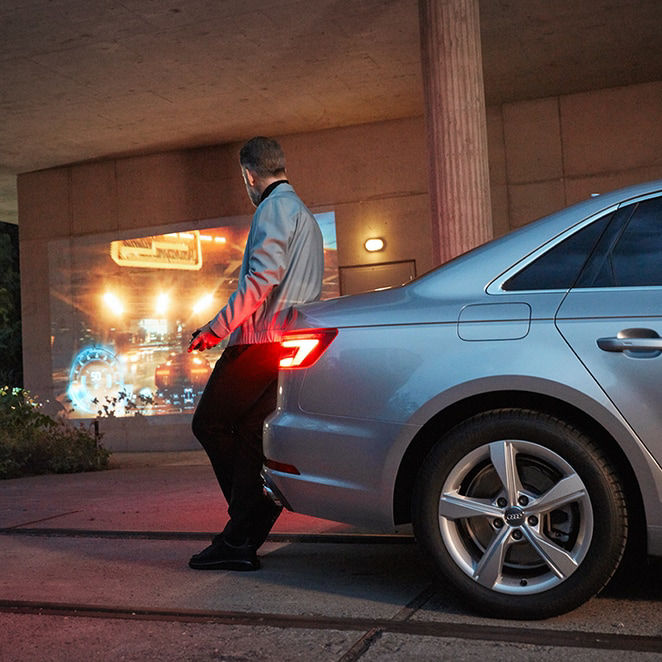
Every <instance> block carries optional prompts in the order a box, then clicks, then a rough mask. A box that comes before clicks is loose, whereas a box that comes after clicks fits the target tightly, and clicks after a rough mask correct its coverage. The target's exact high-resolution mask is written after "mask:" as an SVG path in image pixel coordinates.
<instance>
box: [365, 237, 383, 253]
mask: <svg viewBox="0 0 662 662" xmlns="http://www.w3.org/2000/svg"><path fill="white" fill-rule="evenodd" d="M384 246H386V242H385V241H384V240H383V239H382V238H381V237H371V238H370V239H366V240H365V243H364V244H363V248H365V249H366V250H367V251H368V253H376V252H377V251H383V250H384Z"/></svg>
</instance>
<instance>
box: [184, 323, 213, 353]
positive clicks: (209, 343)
mask: <svg viewBox="0 0 662 662" xmlns="http://www.w3.org/2000/svg"><path fill="white" fill-rule="evenodd" d="M220 342H221V338H219V337H218V336H217V335H216V334H215V333H214V332H213V331H212V330H211V327H210V326H209V324H205V325H204V326H201V327H200V328H199V329H197V330H196V331H194V332H193V338H191V342H190V343H189V346H188V351H189V352H192V351H194V350H196V349H197V350H199V351H201V352H204V351H205V350H206V349H211V348H212V347H215V346H216V345H218V343H220Z"/></svg>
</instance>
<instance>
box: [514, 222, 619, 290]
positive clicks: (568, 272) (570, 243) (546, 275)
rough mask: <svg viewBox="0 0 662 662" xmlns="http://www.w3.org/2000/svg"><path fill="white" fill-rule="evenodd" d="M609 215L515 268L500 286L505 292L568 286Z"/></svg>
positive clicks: (600, 232)
mask: <svg viewBox="0 0 662 662" xmlns="http://www.w3.org/2000/svg"><path fill="white" fill-rule="evenodd" d="M612 215H613V214H605V215H604V216H602V217H600V218H599V219H597V220H596V221H594V222H593V223H589V225H587V226H585V227H583V228H582V229H581V230H578V231H577V232H575V233H574V234H572V235H570V236H569V237H567V238H566V239H564V240H563V241H562V242H560V243H559V244H556V246H554V247H553V248H551V249H550V250H548V251H547V252H546V253H544V254H543V255H541V256H540V257H539V258H538V259H537V260H534V261H533V262H531V264H529V265H527V266H526V267H524V268H523V269H522V270H521V271H518V272H517V273H516V274H515V275H514V276H512V277H511V278H509V279H508V280H507V281H506V282H505V283H504V285H503V289H505V290H508V291H521V290H567V289H570V288H571V287H572V286H573V285H574V283H575V281H576V280H577V276H578V275H579V273H580V271H581V270H582V267H583V266H584V264H585V263H586V260H587V259H588V256H589V255H590V254H591V251H592V250H593V248H594V247H595V245H596V244H597V242H598V240H599V239H600V237H601V236H602V233H603V232H604V230H605V228H606V227H607V225H608V224H609V221H610V220H611V218H612Z"/></svg>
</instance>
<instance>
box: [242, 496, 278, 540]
mask: <svg viewBox="0 0 662 662" xmlns="http://www.w3.org/2000/svg"><path fill="white" fill-rule="evenodd" d="M282 512H283V506H278V505H276V504H275V503H274V502H273V501H272V500H271V499H270V498H269V497H268V496H266V495H265V497H264V501H263V502H262V505H261V508H260V514H259V516H258V517H256V520H255V524H253V526H252V527H251V533H250V536H249V541H250V544H251V545H252V546H253V547H255V549H258V547H260V546H261V545H262V543H264V541H265V540H266V539H267V536H268V535H269V531H271V529H272V527H273V525H274V524H275V523H276V520H277V519H278V517H279V515H280V514H281V513H282Z"/></svg>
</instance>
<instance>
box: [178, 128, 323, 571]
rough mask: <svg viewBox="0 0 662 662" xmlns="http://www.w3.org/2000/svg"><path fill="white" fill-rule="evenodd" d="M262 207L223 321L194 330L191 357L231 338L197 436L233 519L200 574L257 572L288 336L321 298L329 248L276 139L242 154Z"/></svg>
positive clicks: (196, 421) (204, 556)
mask: <svg viewBox="0 0 662 662" xmlns="http://www.w3.org/2000/svg"><path fill="white" fill-rule="evenodd" d="M239 163H240V166H241V172H242V175H243V178H244V183H245V185H246V190H247V192H248V196H249V198H250V199H251V202H252V203H253V204H254V205H255V206H256V207H257V209H256V211H255V214H254V216H253V220H252V222H251V228H250V232H249V234H248V239H247V241H246V248H245V250H244V258H243V262H242V266H241V271H240V274H239V282H238V285H237V289H236V290H235V291H234V292H233V293H232V295H231V296H230V298H229V300H228V302H227V304H226V305H225V306H224V307H223V308H222V309H221V310H220V311H219V313H218V314H217V315H216V317H215V318H214V319H212V320H211V321H210V322H208V323H207V324H205V325H204V326H203V327H201V328H200V329H198V330H197V331H195V332H194V334H193V339H192V340H191V343H190V345H189V352H190V351H193V350H196V349H197V350H200V351H204V350H205V349H208V348H210V347H214V346H215V345H217V344H218V343H219V342H220V341H221V340H222V339H223V338H225V337H226V336H229V340H228V346H227V348H226V349H225V351H224V352H223V354H222V356H221V358H220V359H219V360H218V362H217V363H216V365H215V367H214V370H213V372H212V374H211V376H210V377H209V381H208V383H207V386H206V387H205V390H204V392H203V394H202V396H201V398H200V402H199V403H198V406H197V409H196V411H195V414H194V416H193V433H194V434H195V436H196V437H197V439H198V440H199V441H200V443H201V444H202V446H203V448H204V449H205V451H206V452H207V455H208V456H209V460H210V461H211V465H212V467H213V469H214V472H215V474H216V478H217V479H218V482H219V484H220V486H221V490H222V492H223V494H224V496H225V498H226V500H227V502H228V513H229V515H230V520H229V522H228V524H227V525H226V527H225V529H224V530H223V532H222V533H220V534H219V535H217V536H216V537H215V538H214V539H213V541H212V544H211V545H210V546H209V547H207V548H205V549H204V550H202V551H201V552H200V553H199V554H194V555H193V556H192V557H191V560H190V561H189V566H190V567H191V568H195V569H198V570H206V569H220V570H257V569H258V568H259V567H260V562H259V560H258V558H257V554H256V551H257V549H258V547H259V546H260V545H261V544H262V543H263V542H264V541H265V539H266V537H267V535H268V533H269V531H270V530H271V527H272V526H273V524H274V522H275V521H276V519H277V517H278V516H279V515H280V512H281V510H282V508H281V507H280V506H276V504H275V503H274V502H273V501H272V500H271V499H270V498H269V497H267V496H266V495H265V494H264V492H263V489H262V481H261V478H260V472H261V470H262V462H263V459H264V457H263V454H262V424H263V422H264V419H265V417H266V416H267V415H268V414H270V413H271V412H272V411H273V410H274V409H275V408H276V388H277V378H278V361H279V349H280V348H279V340H280V339H281V337H282V334H283V331H284V329H285V328H286V326H287V324H288V321H290V319H291V318H292V317H293V315H294V314H295V312H294V310H293V306H295V305H296V304H299V303H304V302H307V301H314V300H316V299H319V297H320V294H321V291H322V275H323V270H324V252H323V245H322V233H321V231H320V229H319V226H318V224H317V222H316V220H315V218H314V216H313V215H312V214H311V213H310V211H309V210H308V209H307V208H306V206H305V205H304V204H303V202H302V201H301V200H300V198H299V197H298V196H297V195H296V193H295V192H294V189H293V188H292V186H290V184H289V182H288V181H287V179H286V173H285V155H284V154H283V150H282V149H281V147H280V145H279V144H278V143H277V142H276V141H275V140H271V139H269V138H263V137H257V138H253V139H252V140H249V141H248V142H247V143H246V144H245V145H244V146H243V147H242V149H241V151H240V154H239Z"/></svg>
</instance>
